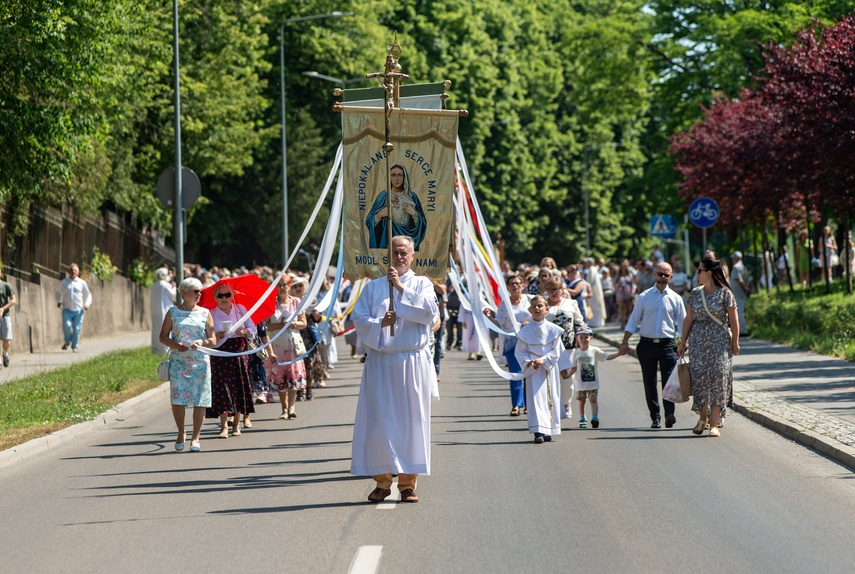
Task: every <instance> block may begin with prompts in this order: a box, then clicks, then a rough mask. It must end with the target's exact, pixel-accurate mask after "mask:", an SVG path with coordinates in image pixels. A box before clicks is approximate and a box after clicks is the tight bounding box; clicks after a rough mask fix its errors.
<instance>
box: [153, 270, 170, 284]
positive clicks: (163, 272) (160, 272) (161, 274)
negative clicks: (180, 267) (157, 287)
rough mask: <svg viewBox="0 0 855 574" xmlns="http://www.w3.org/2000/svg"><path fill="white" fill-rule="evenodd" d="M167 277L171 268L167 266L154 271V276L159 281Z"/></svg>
mask: <svg viewBox="0 0 855 574" xmlns="http://www.w3.org/2000/svg"><path fill="white" fill-rule="evenodd" d="M167 277H169V269H167V268H166V267H161V268H160V269H158V270H157V271H155V272H154V278H155V279H157V280H158V281H163V280H165V279H166V278H167Z"/></svg>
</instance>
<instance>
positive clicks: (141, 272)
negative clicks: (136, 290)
mask: <svg viewBox="0 0 855 574" xmlns="http://www.w3.org/2000/svg"><path fill="white" fill-rule="evenodd" d="M128 279H130V280H131V281H133V282H134V283H136V284H137V285H139V286H141V287H151V286H152V285H153V284H154V271H152V270H151V267H149V265H148V263H146V262H145V261H144V260H143V259H142V258H141V257H137V258H136V259H134V260H133V261H131V262H130V264H129V265H128Z"/></svg>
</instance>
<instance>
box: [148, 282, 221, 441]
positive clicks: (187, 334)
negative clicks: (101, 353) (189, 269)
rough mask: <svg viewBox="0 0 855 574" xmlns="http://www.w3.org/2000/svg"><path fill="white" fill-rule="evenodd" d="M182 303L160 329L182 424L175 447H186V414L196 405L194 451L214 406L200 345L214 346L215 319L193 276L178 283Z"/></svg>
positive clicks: (178, 421)
mask: <svg viewBox="0 0 855 574" xmlns="http://www.w3.org/2000/svg"><path fill="white" fill-rule="evenodd" d="M178 290H179V292H180V293H181V300H182V303H181V305H175V306H173V307H170V308H169V312H168V313H167V314H166V317H164V318H163V325H162V326H161V328H160V343H161V344H162V345H165V346H166V347H169V349H170V350H171V351H170V355H169V389H170V392H169V396H170V401H171V403H172V416H173V417H174V418H175V425H176V426H177V427H178V437H177V438H176V439H175V450H179V451H180V450H184V440H185V433H184V415H185V410H186V409H187V407H193V436H192V437H191V440H190V451H191V452H199V451H200V450H202V447H201V446H200V444H199V434H200V433H201V432H202V422H203V421H204V420H205V409H206V408H207V407H210V406H211V363H210V361H209V359H208V355H206V354H204V353H202V352H200V351H199V350H198V349H199V347H213V346H214V345H216V343H217V337H216V335H214V320H213V319H212V318H211V313H210V311H208V310H207V309H205V308H204V307H200V306H199V305H198V303H199V297H200V296H201V295H202V284H201V283H200V282H199V280H198V279H196V278H194V277H189V278H187V279H185V280H184V281H182V282H181V284H180V285H179V286H178Z"/></svg>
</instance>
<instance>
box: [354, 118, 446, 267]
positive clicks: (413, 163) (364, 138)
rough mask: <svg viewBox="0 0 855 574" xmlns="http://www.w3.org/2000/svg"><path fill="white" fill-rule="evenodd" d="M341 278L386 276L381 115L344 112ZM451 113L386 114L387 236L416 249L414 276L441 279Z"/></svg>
mask: <svg viewBox="0 0 855 574" xmlns="http://www.w3.org/2000/svg"><path fill="white" fill-rule="evenodd" d="M341 111H342V114H341V117H342V144H343V148H344V157H343V171H342V173H343V176H342V177H343V178H344V180H343V182H344V205H343V214H342V215H343V218H344V241H343V244H344V275H345V276H346V277H348V278H349V279H358V278H361V277H367V278H371V279H373V278H376V277H381V276H384V275H385V274H386V272H387V269H388V264H389V261H388V255H387V249H388V245H389V239H390V237H389V236H388V235H389V231H388V216H389V213H388V209H387V199H388V198H387V193H388V191H387V183H386V182H387V162H386V153H385V152H384V151H383V143H384V142H385V113H384V110H383V109H382V108H379V109H371V108H368V107H351V106H347V107H343V109H342V110H341ZM458 122H459V113H458V111H457V110H418V109H407V108H396V109H393V110H392V113H391V130H390V133H391V138H390V140H391V142H392V144H394V149H393V150H392V152H391V153H390V154H389V158H388V159H389V161H388V167H389V169H388V173H389V180H390V183H391V186H390V187H391V189H392V210H391V216H392V236H393V237H394V236H396V235H407V236H409V237H411V238H412V240H413V243H414V245H415V257H414V258H413V264H412V266H411V268H412V270H413V271H414V272H415V273H416V274H418V275H426V276H428V277H431V278H433V279H442V278H444V277H445V272H446V268H447V266H448V247H449V243H450V240H451V230H452V223H453V221H452V218H453V211H454V205H453V200H452V195H453V193H454V183H455V175H454V168H455V147H456V143H455V142H456V140H457V125H458Z"/></svg>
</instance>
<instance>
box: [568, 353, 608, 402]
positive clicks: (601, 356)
mask: <svg viewBox="0 0 855 574" xmlns="http://www.w3.org/2000/svg"><path fill="white" fill-rule="evenodd" d="M590 353H593V357H592V359H593V360H592V363H591V365H592V366H593V367H594V380H593V381H582V368H581V367H582V364H581V360H580V359H581V358H582V356H590V355H589V354H590ZM608 356H609V355H608V353H606V352H605V351H603V350H602V349H601V348H599V347H597V346H594V345H588V348H587V349H585V350H583V349H581V348H579V347H577V348H575V349H573V352H572V353H570V362H571V363H572V366H573V367H576V372H575V373H573V381H574V388H575V390H577V391H593V390H596V389H599V388H600V373H599V369H597V363H599V362H602V361H605V360H606V358H607V357H608Z"/></svg>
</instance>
